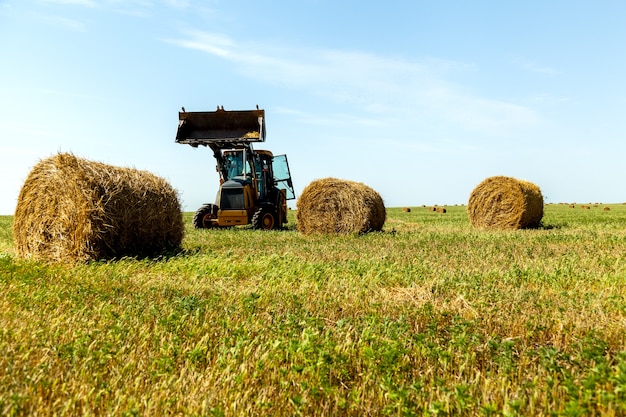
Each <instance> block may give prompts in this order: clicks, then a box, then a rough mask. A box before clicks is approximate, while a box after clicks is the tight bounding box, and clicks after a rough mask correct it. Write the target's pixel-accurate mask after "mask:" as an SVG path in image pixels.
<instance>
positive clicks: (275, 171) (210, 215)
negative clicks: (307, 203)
mask: <svg viewBox="0 0 626 417" xmlns="http://www.w3.org/2000/svg"><path fill="white" fill-rule="evenodd" d="M264 141H265V110H260V109H258V108H257V109H256V110H243V111H242V110H234V111H229V110H224V108H223V107H218V109H217V110H216V111H208V112H186V111H185V109H184V108H183V111H181V112H179V113H178V131H177V133H176V143H181V144H187V145H191V146H192V147H194V148H197V147H198V146H208V147H209V148H211V150H212V151H213V156H214V157H215V160H216V161H217V167H216V169H217V172H218V173H219V178H220V188H219V191H218V193H217V197H216V199H215V203H208V204H204V205H202V206H201V207H200V208H199V209H198V210H197V211H196V213H195V214H194V217H193V224H194V226H195V227H196V228H211V227H229V226H241V225H248V224H250V225H252V227H253V228H254V229H264V230H272V229H280V228H282V226H283V224H285V223H287V200H292V199H295V193H294V190H293V184H292V181H291V173H290V171H289V163H288V162H287V155H273V154H272V152H270V151H263V150H254V149H253V148H252V144H253V143H255V142H264Z"/></svg>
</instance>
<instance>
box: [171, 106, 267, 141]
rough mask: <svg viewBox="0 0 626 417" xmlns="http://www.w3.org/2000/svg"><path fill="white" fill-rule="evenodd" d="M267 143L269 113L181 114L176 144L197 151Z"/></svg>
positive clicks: (216, 112) (224, 111) (223, 112)
mask: <svg viewBox="0 0 626 417" xmlns="http://www.w3.org/2000/svg"><path fill="white" fill-rule="evenodd" d="M264 141H265V110H222V109H218V110H217V111H208V112H185V111H183V112H179V113H178V131H177V132H176V142H177V143H183V144H188V145H191V146H194V147H197V146H198V145H205V146H208V145H209V144H216V145H217V144H218V143H220V142H223V143H226V142H230V143H250V142H264Z"/></svg>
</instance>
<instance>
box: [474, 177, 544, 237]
mask: <svg viewBox="0 0 626 417" xmlns="http://www.w3.org/2000/svg"><path fill="white" fill-rule="evenodd" d="M467 214H468V216H469V220H470V223H471V224H472V226H474V227H477V228H479V227H482V228H493V229H524V228H532V227H537V226H539V224H540V222H541V218H542V217H543V196H542V195H541V190H540V189H539V187H538V186H537V185H535V184H533V183H531V182H528V181H522V180H518V179H515V178H510V177H504V176H496V177H490V178H487V179H485V180H484V181H482V182H481V183H480V184H478V185H477V186H476V188H474V190H473V191H472V193H471V194H470V198H469V202H468V204H467Z"/></svg>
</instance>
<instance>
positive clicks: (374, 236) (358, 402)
mask: <svg viewBox="0 0 626 417" xmlns="http://www.w3.org/2000/svg"><path fill="white" fill-rule="evenodd" d="M603 207H605V205H600V206H598V207H594V206H591V208H590V209H588V210H585V209H581V208H580V207H578V206H577V207H576V208H570V207H569V206H567V205H561V204H555V205H547V206H546V210H545V216H544V218H543V226H542V227H541V228H539V229H537V230H520V231H507V232H493V231H492V232H486V231H477V230H473V229H472V228H471V227H470V225H469V221H468V219H467V215H466V211H465V207H463V206H459V207H447V213H445V214H442V213H435V212H432V211H428V210H427V209H426V208H422V207H412V208H411V212H410V213H406V212H403V211H402V209H400V208H391V209H388V219H387V222H386V224H385V227H384V231H383V232H378V233H370V234H365V235H348V236H315V235H313V236H303V235H301V234H300V233H298V232H297V231H295V230H294V228H293V220H294V218H295V216H294V213H293V212H290V219H291V225H292V226H291V228H290V229H289V230H286V231H277V232H264V231H255V230H251V229H246V228H237V229H231V230H194V229H192V228H191V227H190V217H191V214H186V220H185V222H186V225H187V230H186V236H185V239H184V241H183V246H184V247H183V250H182V251H181V252H179V253H171V254H165V255H163V256H162V257H159V258H158V259H121V260H118V261H113V262H93V263H88V264H75V265H47V264H44V263H40V262H34V261H25V260H20V259H17V258H15V256H14V254H13V243H12V234H11V223H12V217H11V216H3V217H0V353H1V355H0V414H2V415H8V416H12V415H59V416H63V415H81V416H82V415H116V416H118V415H119V416H131V415H194V416H196V415H197V416H200V415H203V416H204V415H206V416H233V415H278V416H281V415H289V416H294V415H354V416H363V415H393V416H400V415H418V416H422V415H463V416H466V415H468V416H509V415H524V416H528V415H537V416H540V415H546V416H549V415H558V416H561V415H563V416H565V415H567V416H583V415H584V416H587V415H601V416H612V415H625V414H626V331H625V330H626V205H623V204H614V205H609V207H610V211H604V210H603Z"/></svg>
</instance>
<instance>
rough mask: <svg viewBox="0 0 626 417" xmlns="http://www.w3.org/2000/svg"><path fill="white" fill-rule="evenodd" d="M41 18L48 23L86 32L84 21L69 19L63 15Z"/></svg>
mask: <svg viewBox="0 0 626 417" xmlns="http://www.w3.org/2000/svg"><path fill="white" fill-rule="evenodd" d="M43 19H44V20H45V21H46V22H48V23H49V24H51V25H53V26H57V27H62V28H64V29H69V30H72V31H75V32H86V30H87V27H86V25H85V23H84V22H81V21H79V20H76V19H70V18H68V17H63V16H45V17H43Z"/></svg>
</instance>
